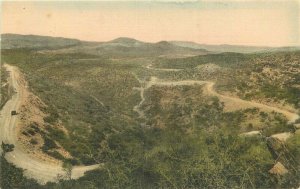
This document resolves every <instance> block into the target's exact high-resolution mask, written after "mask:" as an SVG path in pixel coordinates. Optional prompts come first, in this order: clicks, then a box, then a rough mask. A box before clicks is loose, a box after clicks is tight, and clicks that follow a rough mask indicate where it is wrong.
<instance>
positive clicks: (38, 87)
mask: <svg viewBox="0 0 300 189" xmlns="http://www.w3.org/2000/svg"><path fill="white" fill-rule="evenodd" d="M10 37H12V38H13V37H14V36H10ZM31 37H32V36H31ZM26 38H28V36H19V37H18V38H17V39H15V40H12V39H10V38H9V37H8V38H7V39H6V40H4V42H5V41H10V42H9V43H8V42H6V43H7V44H10V45H11V44H14V45H12V46H9V45H7V44H6V45H7V46H4V47H7V48H6V49H2V51H1V55H2V62H5V63H6V64H5V65H2V68H1V69H3V70H6V71H7V73H6V74H5V75H2V77H3V79H4V82H3V83H4V84H3V87H7V88H11V89H14V92H13V93H11V92H7V90H2V91H3V92H2V91H1V95H2V96H4V97H5V96H7V97H5V98H4V99H8V100H7V102H6V103H4V104H5V105H4V106H3V108H2V110H1V128H0V129H1V137H0V139H1V141H3V142H4V143H5V144H13V145H14V149H13V151H11V152H5V153H3V156H4V155H5V156H4V158H5V159H3V160H2V161H3V162H4V163H3V164H5V165H7V166H11V167H9V169H8V170H10V169H13V170H15V171H17V169H18V168H20V170H19V171H20V172H21V173H22V175H23V174H24V178H23V177H22V181H23V182H24V183H25V184H26V182H28V183H31V182H37V183H36V184H37V185H38V187H39V188H55V187H56V186H64V187H65V186H67V187H70V188H72V187H73V186H76V187H77V188H81V187H83V186H84V185H85V184H86V183H89V184H90V186H91V188H92V187H93V186H94V187H95V188H97V187H98V186H101V187H103V188H122V187H124V186H127V187H128V186H129V187H130V188H195V187H196V188H214V187H217V188H218V187H220V188H245V186H251V187H253V188H257V187H262V188H273V187H295V186H298V185H299V182H298V181H299V179H300V178H299V177H300V175H299V166H300V163H299V162H298V159H299V157H300V153H299V144H300V143H299V136H300V133H299V111H300V109H299V95H300V93H299V92H300V89H299V85H300V83H299V82H300V80H299V73H300V70H299V65H300V63H299V60H300V52H299V51H285V52H277V51H275V50H274V49H272V50H270V52H265V51H266V49H265V48H263V52H257V53H253V52H252V53H248V54H241V53H232V52H230V53H228V52H225V53H220V52H212V51H208V50H205V49H195V48H191V47H182V46H177V45H176V44H174V43H171V42H166V41H163V42H158V43H144V42H141V41H137V40H134V39H130V38H118V39H116V40H113V41H109V42H103V43H88V42H82V41H79V40H78V41H77V40H73V39H72V40H68V39H55V38H43V37H32V38H29V39H28V40H25V42H24V44H22V40H23V39H26ZM36 38H37V39H39V40H38V41H43V40H45V41H51V43H47V45H46V46H43V44H46V43H44V42H42V43H41V44H39V43H38V42H36V43H34V45H31V44H30V43H31V42H35V41H36ZM16 46H18V48H15V47H16ZM30 46H32V47H34V48H28V47H30ZM233 49H234V48H233ZM286 68H288V69H286ZM5 81H7V82H6V83H7V84H6V83H5ZM8 94H10V96H11V97H8V96H9V95H8ZM12 110H16V111H17V112H18V115H15V116H11V111H12ZM6 161H7V162H6ZM6 163H8V164H6ZM279 163H280V166H281V167H284V170H285V171H282V172H280V171H279V172H275V173H274V171H273V168H274V167H276V166H278V165H279ZM13 166H15V167H13ZM270 170H272V171H270ZM3 171H5V170H3ZM19 171H17V172H19ZM70 171H71V172H70ZM5 174H6V173H5ZM58 177H60V178H58ZM7 178H11V179H12V180H10V183H14V182H15V181H16V180H18V179H20V178H17V177H13V176H8V177H7ZM30 178H33V179H34V180H30ZM14 179H16V180H14ZM26 179H29V180H26ZM96 186H97V187H96ZM246 188H247V187H246Z"/></svg>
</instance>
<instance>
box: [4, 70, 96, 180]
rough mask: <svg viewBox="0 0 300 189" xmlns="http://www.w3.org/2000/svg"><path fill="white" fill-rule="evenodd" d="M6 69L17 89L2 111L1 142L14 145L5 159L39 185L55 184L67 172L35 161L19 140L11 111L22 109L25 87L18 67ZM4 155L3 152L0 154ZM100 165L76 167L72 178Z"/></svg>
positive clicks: (13, 85) (16, 117) (37, 160)
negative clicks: (22, 170)
mask: <svg viewBox="0 0 300 189" xmlns="http://www.w3.org/2000/svg"><path fill="white" fill-rule="evenodd" d="M4 66H5V67H6V69H7V70H8V71H9V72H10V78H9V83H10V85H11V86H12V87H13V88H14V89H15V92H16V93H15V94H14V95H13V96H12V98H11V99H10V100H9V101H8V102H7V103H6V104H5V106H4V107H3V109H2V110H1V111H0V141H3V142H5V143H9V144H14V145H15V148H14V150H13V151H12V152H9V153H6V154H5V158H6V159H7V161H8V162H10V163H12V164H14V165H15V166H17V167H19V168H23V169H24V170H25V171H24V174H25V176H27V177H29V178H33V179H36V180H37V181H38V182H39V183H41V184H45V183H46V182H49V181H51V182H55V181H57V180H58V179H57V178H58V177H59V179H62V178H64V176H65V175H66V172H65V171H64V170H63V168H62V166H61V165H57V164H51V163H47V162H44V161H41V160H39V159H34V158H33V157H31V156H29V154H27V153H26V152H25V150H24V149H23V148H22V147H21V145H20V144H19V142H18V140H17V131H16V126H17V123H18V121H19V119H18V116H11V111H12V110H16V111H17V112H18V111H19V109H20V105H21V101H22V99H23V98H24V90H26V88H25V86H23V84H22V82H21V81H20V72H19V70H18V69H17V68H16V67H13V66H10V65H7V64H5V65H4ZM0 153H2V152H0ZM98 167H100V165H98V164H97V165H91V166H74V167H73V169H72V174H71V178H73V179H77V178H79V177H81V176H83V175H84V173H85V172H86V171H89V170H93V169H96V168H98Z"/></svg>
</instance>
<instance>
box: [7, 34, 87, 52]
mask: <svg viewBox="0 0 300 189" xmlns="http://www.w3.org/2000/svg"><path fill="white" fill-rule="evenodd" d="M80 44H81V42H80V41H79V40H77V39H67V38H62V37H48V36H37V35H19V34H2V35H1V49H15V48H33V49H49V48H50V49H52V48H54V49H55V48H63V47H69V46H74V45H80Z"/></svg>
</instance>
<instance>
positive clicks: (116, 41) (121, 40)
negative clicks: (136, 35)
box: [110, 37, 142, 44]
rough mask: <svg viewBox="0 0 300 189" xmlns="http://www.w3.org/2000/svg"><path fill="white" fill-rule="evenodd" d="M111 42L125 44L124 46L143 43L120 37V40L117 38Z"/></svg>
mask: <svg viewBox="0 0 300 189" xmlns="http://www.w3.org/2000/svg"><path fill="white" fill-rule="evenodd" d="M110 42H112V43H124V44H134V43H142V42H141V41H138V40H136V39H133V38H129V37H119V38H116V39H114V40H112V41H110Z"/></svg>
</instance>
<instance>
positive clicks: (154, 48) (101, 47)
mask: <svg viewBox="0 0 300 189" xmlns="http://www.w3.org/2000/svg"><path fill="white" fill-rule="evenodd" d="M14 48H31V49H38V50H52V51H57V52H70V53H71V52H84V53H90V54H95V55H107V56H114V57H122V56H127V57H128V56H194V55H203V54H209V53H221V52H236V53H254V52H273V51H294V50H300V47H280V48H274V47H258V46H238V45H206V44H198V43H194V42H187V41H161V42H158V43H147V42H142V41H139V40H136V39H132V38H126V37H120V38H117V39H114V40H112V41H108V42H88V41H80V40H77V39H69V38H62V37H49V36H37V35H19V34H2V35H1V49H14Z"/></svg>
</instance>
